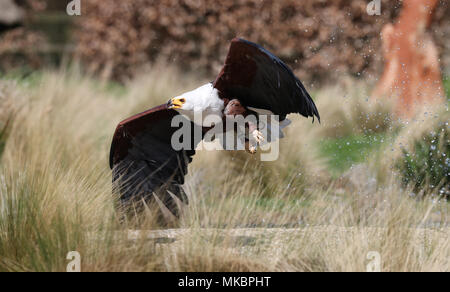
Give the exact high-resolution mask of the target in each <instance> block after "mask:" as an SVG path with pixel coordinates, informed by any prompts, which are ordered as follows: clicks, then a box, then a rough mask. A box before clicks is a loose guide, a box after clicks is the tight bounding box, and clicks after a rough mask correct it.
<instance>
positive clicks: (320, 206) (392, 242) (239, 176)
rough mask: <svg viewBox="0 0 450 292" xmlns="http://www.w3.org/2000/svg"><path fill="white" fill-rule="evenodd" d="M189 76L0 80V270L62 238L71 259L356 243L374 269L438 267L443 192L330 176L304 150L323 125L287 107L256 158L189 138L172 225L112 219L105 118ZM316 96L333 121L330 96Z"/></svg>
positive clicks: (223, 255)
mask: <svg viewBox="0 0 450 292" xmlns="http://www.w3.org/2000/svg"><path fill="white" fill-rule="evenodd" d="M162 69H164V70H162ZM180 80H182V82H180ZM198 84H201V81H198V80H196V79H195V78H193V77H190V76H187V77H186V75H181V74H179V73H178V72H177V71H176V70H174V69H171V68H162V67H161V68H156V69H154V70H152V71H151V72H148V73H146V74H143V75H142V77H141V78H140V79H138V80H134V81H132V82H130V83H129V84H128V85H126V86H125V87H120V88H118V87H117V86H111V85H109V84H101V83H98V82H96V81H95V80H93V79H91V78H89V77H86V76H83V75H82V74H80V73H78V72H77V71H76V70H74V71H68V72H66V71H61V72H44V73H42V74H41V75H40V77H39V80H38V81H34V82H33V84H28V83H27V82H20V83H15V82H11V81H0V93H1V94H0V98H1V102H2V103H1V105H0V126H1V125H6V121H7V120H9V121H10V123H9V126H8V131H7V132H8V133H9V134H8V135H7V139H5V138H3V139H4V142H5V147H4V151H3V155H2V157H1V160H0V271H65V269H66V265H67V263H68V261H67V260H66V254H67V253H68V252H69V251H78V252H79V253H80V254H81V257H82V258H81V262H82V270H83V271H364V270H365V269H366V264H367V259H366V255H367V253H368V252H369V251H378V252H379V253H380V254H381V257H382V269H383V270H386V271H448V270H449V263H448V259H449V258H450V257H449V256H450V254H449V253H450V249H449V246H450V244H449V243H450V242H449V237H448V215H447V214H448V203H446V202H443V201H436V200H416V199H413V198H410V196H409V194H410V192H411V188H402V187H401V185H400V184H399V183H398V182H399V180H398V179H397V178H395V177H392V178H391V180H389V181H388V182H387V183H386V184H381V183H380V184H379V185H377V186H376V188H368V187H367V184H364V183H361V184H359V185H352V187H349V186H348V185H346V184H342V183H341V182H340V181H335V180H333V179H332V178H331V177H330V175H329V174H328V171H327V169H326V165H325V164H324V163H323V162H322V160H321V159H318V158H317V152H316V151H317V149H318V146H317V143H318V141H320V140H321V139H322V138H323V137H325V136H328V134H324V133H323V132H322V131H323V130H322V129H319V128H320V127H325V128H326V127H327V126H326V125H325V126H319V125H318V124H314V125H311V124H310V122H308V121H306V120H305V119H300V118H298V119H297V118H295V120H294V122H293V126H292V127H291V128H290V129H289V130H288V133H287V138H285V139H284V140H283V141H282V145H281V153H280V159H279V160H278V161H275V162H272V163H269V164H266V163H261V162H259V161H258V160H257V157H252V156H249V155H248V154H244V153H224V152H223V151H217V152H204V151H199V152H198V153H197V155H196V156H195V159H194V163H193V164H192V165H191V166H190V168H189V175H188V177H187V183H186V189H187V193H188V195H189V197H190V204H189V205H188V206H186V207H185V208H184V209H183V212H182V216H181V220H180V222H179V229H177V230H168V231H157V230H158V229H160V228H161V227H160V226H158V224H157V223H156V222H155V220H154V218H153V214H154V212H152V210H151V209H149V210H146V211H144V212H143V213H142V214H139V218H137V219H136V220H135V221H133V220H131V221H130V222H125V223H123V222H122V223H121V222H120V220H119V217H120V214H117V213H116V210H115V208H114V206H115V203H116V200H117V198H116V197H114V196H113V194H112V192H111V174H110V170H109V167H108V161H107V158H108V151H109V146H110V141H111V138H112V134H113V132H114V129H115V126H116V124H117V123H118V122H119V121H120V120H122V119H124V118H126V117H128V116H129V115H131V114H133V113H137V112H139V111H142V110H144V109H146V108H150V107H152V106H154V105H157V104H160V103H162V102H164V101H166V100H167V99H168V98H170V97H172V96H176V95H177V94H179V93H180V92H183V91H185V90H189V89H192V88H194V87H196V86H197V85H198ZM321 96H323V93H319V100H318V104H319V109H324V111H322V112H321V114H322V116H323V117H324V120H325V121H324V124H325V123H327V122H328V123H332V120H331V119H328V117H329V116H328V115H327V114H326V112H328V110H327V109H326V108H327V106H326V105H327V103H328V105H329V106H330V107H335V106H336V104H335V103H333V101H330V100H328V101H326V99H325V98H323V99H322V97H321ZM11 113H13V114H12V115H11ZM330 116H331V115H330ZM374 123H375V124H374V126H370V128H376V124H378V122H374ZM356 126H357V125H355V126H350V128H351V129H353V128H354V127H356ZM367 127H369V126H367ZM345 131H350V130H345ZM351 132H353V131H351ZM0 140H1V138H0ZM130 229H133V230H134V229H136V230H141V232H130V231H129V230H130ZM164 234H166V235H167V236H164ZM172 241H173V242H172Z"/></svg>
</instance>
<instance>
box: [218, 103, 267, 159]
mask: <svg viewBox="0 0 450 292" xmlns="http://www.w3.org/2000/svg"><path fill="white" fill-rule="evenodd" d="M223 113H224V115H225V116H238V115H241V116H244V117H248V116H249V115H255V116H256V117H258V114H257V113H255V112H254V111H251V110H249V109H248V108H246V107H245V106H244V105H242V103H241V102H240V101H239V100H238V99H232V100H230V101H228V100H227V101H226V106H225V109H224V111H223ZM247 124H248V125H246V131H248V132H246V136H247V137H248V138H246V139H245V150H246V151H247V152H249V153H250V154H255V153H256V150H257V149H258V145H259V144H260V143H262V142H264V140H265V138H264V136H263V134H262V133H261V132H260V131H259V130H258V124H257V121H256V123H253V122H248V123H247ZM248 133H249V134H248Z"/></svg>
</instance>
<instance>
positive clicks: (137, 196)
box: [110, 38, 320, 216]
mask: <svg viewBox="0 0 450 292" xmlns="http://www.w3.org/2000/svg"><path fill="white" fill-rule="evenodd" d="M255 109H262V110H265V111H270V113H271V114H272V115H277V116H278V117H279V121H280V125H281V124H282V123H283V122H287V121H288V120H287V119H286V116H287V115H288V114H290V113H298V114H301V115H303V116H305V117H313V121H314V116H316V117H317V118H318V120H319V121H320V116H319V112H318V110H317V108H316V105H315V104H314V102H313V100H312V99H311V97H310V95H309V94H308V92H307V91H306V89H305V87H304V86H303V84H302V83H301V82H300V80H299V79H298V78H297V77H296V76H295V75H294V73H293V72H292V70H291V69H290V68H289V67H288V66H287V65H286V64H285V63H283V62H282V61H281V60H280V59H279V58H278V57H276V56H275V55H273V54H272V53H270V52H269V51H267V50H266V49H264V48H263V47H261V46H259V45H257V44H255V43H252V42H249V41H246V40H243V39H239V38H235V39H233V40H232V42H231V46H230V49H229V52H228V55H227V57H226V60H225V64H224V66H223V69H222V70H221V72H220V74H219V75H218V77H217V78H216V79H215V81H214V82H212V83H210V84H206V85H204V86H202V87H200V88H198V89H196V90H194V91H191V92H188V93H185V94H182V95H180V96H178V97H175V98H172V99H170V100H169V101H168V103H167V104H163V105H160V106H157V107H155V108H153V109H150V110H147V111H145V112H143V113H140V114H137V115H135V116H133V117H130V118H128V119H126V120H124V121H122V122H121V123H120V124H119V125H118V126H117V129H116V132H115V134H114V138H113V141H112V145H111V152H110V167H111V169H112V170H113V183H114V185H115V186H116V188H117V190H118V192H119V193H120V198H121V202H122V203H123V204H124V205H127V204H129V203H130V202H137V201H142V200H144V201H147V200H153V199H154V196H157V200H159V202H160V203H161V202H162V203H163V204H164V205H165V206H166V207H167V209H168V210H170V211H171V212H172V213H173V214H174V215H175V216H178V214H179V210H178V207H177V204H179V201H181V202H183V203H185V204H187V203H188V198H187V196H186V194H185V192H184V191H183V188H182V185H183V184H184V176H185V175H186V174H187V169H188V164H189V163H190V162H191V161H192V157H193V155H194V154H195V146H196V145H198V143H200V141H201V139H202V137H200V139H197V140H195V141H192V143H193V144H192V145H193V146H194V147H193V148H191V149H181V150H174V149H173V147H172V146H171V136H172V134H173V133H174V132H175V131H176V130H177V128H176V127H171V120H172V119H173V118H174V117H175V116H177V115H180V114H182V115H183V116H186V118H188V119H190V121H189V122H190V123H192V126H193V128H195V127H201V128H202V133H205V131H206V130H207V129H208V127H205V125H199V124H196V123H194V120H193V119H192V116H193V114H194V112H199V111H200V112H202V113H208V114H216V115H220V117H222V118H223V119H225V117H226V116H229V115H231V116H236V115H243V116H245V115H247V114H249V113H254V110H255ZM256 111H257V110H256ZM250 126H253V127H250V128H251V131H250V133H252V135H253V137H254V138H255V139H256V140H257V141H258V142H261V141H262V140H263V139H264V137H263V136H262V134H261V133H260V132H259V131H258V128H257V126H256V125H250ZM193 136H195V135H193ZM193 139H194V138H193ZM246 146H248V144H247V143H246ZM246 149H247V150H248V151H249V152H251V153H254V152H255V148H254V147H253V146H250V148H246ZM175 196H176V197H177V198H175ZM176 201H178V202H176Z"/></svg>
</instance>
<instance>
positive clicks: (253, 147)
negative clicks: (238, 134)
mask: <svg viewBox="0 0 450 292" xmlns="http://www.w3.org/2000/svg"><path fill="white" fill-rule="evenodd" d="M257 150H258V147H257V145H255V144H250V142H249V141H247V142H245V151H247V152H248V153H250V154H255V153H256V151H257Z"/></svg>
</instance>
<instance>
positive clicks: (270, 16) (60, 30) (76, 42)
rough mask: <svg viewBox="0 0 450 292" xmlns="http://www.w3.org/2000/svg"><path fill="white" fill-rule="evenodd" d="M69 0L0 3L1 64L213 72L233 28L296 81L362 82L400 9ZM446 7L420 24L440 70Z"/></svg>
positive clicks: (324, 0)
mask: <svg viewBox="0 0 450 292" xmlns="http://www.w3.org/2000/svg"><path fill="white" fill-rule="evenodd" d="M69 2H70V1H62V0H1V1H0V5H1V7H0V8H1V10H0V11H1V12H0V70H1V72H9V71H10V70H13V69H21V70H36V69H39V68H43V67H46V66H58V65H59V64H60V63H61V61H62V60H63V59H64V58H67V59H69V60H71V59H72V58H76V59H77V60H79V61H81V62H82V64H83V65H84V68H85V70H87V71H88V72H94V73H96V74H99V76H101V78H108V79H109V78H112V79H114V80H118V81H124V80H127V79H129V78H133V77H134V76H135V75H136V74H138V72H140V71H139V70H141V69H142V67H143V66H145V65H151V64H152V63H153V62H155V61H156V60H164V61H166V62H169V63H170V64H176V65H178V66H180V67H182V69H183V70H190V71H195V72H197V73H200V74H204V75H205V76H210V77H209V78H213V76H214V75H215V74H216V73H217V72H218V71H219V70H220V67H221V65H222V62H223V59H224V57H225V54H226V52H227V49H228V43H229V41H230V40H231V39H232V38H233V37H235V36H239V37H243V38H247V39H249V40H252V41H253V42H257V43H260V44H261V45H263V46H265V47H267V48H268V49H270V50H272V51H273V52H276V54H277V55H278V56H279V57H281V58H282V59H283V60H284V61H286V62H287V63H288V64H289V65H290V66H291V67H292V68H294V70H295V72H296V73H297V75H298V76H299V77H300V78H301V79H302V80H306V81H308V82H313V83H318V82H323V81H328V82H334V81H336V80H337V79H339V77H342V76H343V75H349V76H353V77H355V78H360V79H364V80H366V79H367V78H377V76H379V75H380V74H381V72H382V68H383V54H382V51H381V45H382V43H381V37H380V33H381V31H382V28H383V26H384V25H386V24H388V23H393V22H394V20H395V19H396V18H397V17H398V15H399V12H400V10H401V7H402V1H388V0H383V1H381V12H382V13H381V15H369V14H368V13H367V11H366V10H367V5H368V4H369V2H370V1H368V0H355V1H346V0H306V1H295V0H282V1H260V0H238V1H227V2H226V3H217V1H213V0H196V1H194V0H192V1H189V0H183V1H176V0H159V1H154V0H133V1H126V2H125V1H120V0H110V1H102V0H82V1H81V10H82V16H68V15H67V14H66V6H67V4H68V3H69ZM449 6H450V5H448V2H447V1H445V0H441V1H439V3H438V4H437V7H436V8H435V12H434V15H433V18H432V24H431V26H430V29H429V32H430V33H431V35H432V38H433V40H434V42H435V43H436V46H437V49H438V54H439V60H440V61H441V62H440V68H441V70H442V72H445V73H447V74H448V73H449V70H450V69H449V68H450V37H449V31H450V16H449V15H450V8H449Z"/></svg>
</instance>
